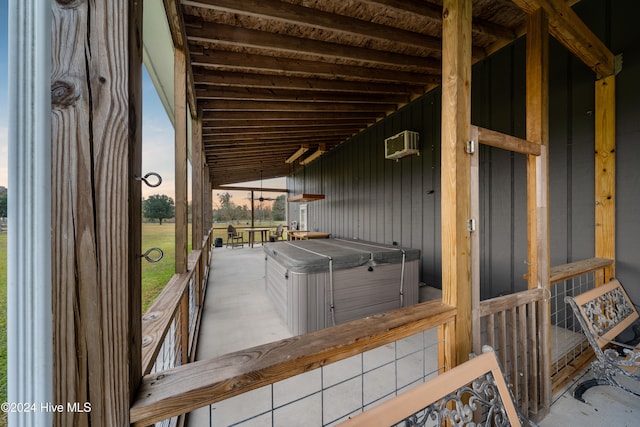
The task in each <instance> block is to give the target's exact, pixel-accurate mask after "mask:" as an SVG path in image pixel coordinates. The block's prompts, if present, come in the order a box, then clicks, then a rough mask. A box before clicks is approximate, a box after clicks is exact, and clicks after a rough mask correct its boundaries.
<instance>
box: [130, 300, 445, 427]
mask: <svg viewBox="0 0 640 427" xmlns="http://www.w3.org/2000/svg"><path fill="white" fill-rule="evenodd" d="M455 313H456V309H455V308H454V307H450V306H447V305H445V304H442V303H441V302H440V301H430V302H426V303H422V304H417V305H414V306H412V307H409V308H406V309H399V310H394V311H390V312H387V313H384V314H380V315H376V316H370V317H367V318H364V319H359V320H355V321H353V322H348V323H344V324H342V325H338V326H335V327H332V328H326V329H322V330H319V331H315V332H312V333H309V334H305V335H298V336H295V337H292V338H287V339H284V340H281V341H277V342H273V343H269V344H265V345H261V346H257V347H253V348H249V349H246V350H241V351H238V352H234V353H229V354H226V355H224V356H220V357H217V358H215V359H210V360H202V361H196V362H193V363H190V364H188V365H184V366H180V367H177V368H175V369H170V370H167V371H164V372H162V373H158V374H153V375H148V376H147V377H145V378H144V380H143V385H142V386H141V387H140V389H139V390H138V397H137V399H136V402H135V403H134V405H133V406H132V408H131V420H132V422H133V423H134V425H137V426H145V425H149V424H151V423H153V422H155V421H160V420H163V419H166V418H169V417H172V416H174V415H178V414H182V413H186V412H190V411H191V410H193V409H196V408H199V407H202V406H205V405H208V404H211V403H215V402H219V401H221V400H224V399H227V398H229V397H233V396H237V395H239V394H242V393H246V392H248V391H250V390H254V389H257V388H259V387H262V386H264V385H268V384H272V383H274V382H276V381H280V380H283V379H286V378H290V377H292V376H295V375H298V374H301V373H304V372H308V371H310V370H313V369H316V368H319V367H321V366H324V365H327V364H329V363H332V362H337V361H339V360H343V359H346V358H348V357H350V356H353V355H355V354H359V353H362V352H364V351H367V350H371V349H373V348H376V347H379V346H381V345H385V344H388V343H390V342H393V341H395V340H398V339H401V338H404V337H407V336H410V335H413V334H415V333H417V332H420V331H423V330H426V329H430V328H434V327H437V326H439V325H442V324H446V323H450V322H452V320H453V319H454V318H455Z"/></svg>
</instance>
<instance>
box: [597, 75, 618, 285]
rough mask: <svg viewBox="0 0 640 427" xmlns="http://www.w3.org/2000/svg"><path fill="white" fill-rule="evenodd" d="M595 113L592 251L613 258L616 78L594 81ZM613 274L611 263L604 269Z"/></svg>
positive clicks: (614, 237) (599, 255)
mask: <svg viewBox="0 0 640 427" xmlns="http://www.w3.org/2000/svg"><path fill="white" fill-rule="evenodd" d="M595 104H596V115H595V118H596V120H595V145H596V149H595V170H596V175H595V180H596V182H595V193H596V194H595V205H596V206H595V209H596V212H595V214H596V230H595V244H596V248H595V254H596V257H598V258H608V259H612V260H615V259H616V78H615V76H609V77H605V78H603V79H601V80H598V81H597V82H596V103H595ZM607 275H608V276H609V277H605V281H606V280H609V278H610V277H613V276H615V263H614V264H613V265H612V266H611V267H610V268H609V270H608V271H607Z"/></svg>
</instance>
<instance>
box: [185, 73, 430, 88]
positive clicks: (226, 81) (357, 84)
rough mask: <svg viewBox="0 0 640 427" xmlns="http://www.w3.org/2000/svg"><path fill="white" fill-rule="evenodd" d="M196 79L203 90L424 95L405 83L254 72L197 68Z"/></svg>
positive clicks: (420, 86)
mask: <svg viewBox="0 0 640 427" xmlns="http://www.w3.org/2000/svg"><path fill="white" fill-rule="evenodd" d="M194 73H195V74H196V76H195V78H196V80H197V83H198V85H200V87H206V86H217V87H225V86H238V87H245V88H250V87H257V88H267V89H271V88H275V89H277V88H282V89H295V90H298V91H308V90H311V91H327V92H356V93H388V94H417V93H423V92H424V86H422V85H407V84H406V83H402V84H400V83H395V84H394V83H384V82H368V81H345V80H335V79H333V80H331V79H322V78H312V77H294V76H282V75H275V74H273V75H262V74H255V73H244V72H236V71H234V72H230V71H216V70H205V69H203V68H200V67H197V68H195V71H194Z"/></svg>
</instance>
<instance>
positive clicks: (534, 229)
mask: <svg viewBox="0 0 640 427" xmlns="http://www.w3.org/2000/svg"><path fill="white" fill-rule="evenodd" d="M547 25H548V24H547V19H546V14H545V13H544V11H543V10H542V9H538V10H537V11H535V12H533V13H531V14H530V15H529V19H528V26H527V76H526V79H527V80H526V86H527V89H526V90H527V105H526V107H527V119H526V120H527V140H528V141H531V142H534V143H537V144H540V145H541V146H543V147H546V146H547V145H548V144H549V67H548V61H549V35H548V29H547ZM547 165H548V158H547V153H546V150H543V151H542V152H541V154H540V155H539V156H533V155H528V156H527V226H528V261H529V274H528V278H529V289H534V288H537V287H538V286H545V285H548V279H549V248H548V244H549V242H548V240H549V234H548V215H549V213H548V176H547V174H546V172H547V167H548V166H547Z"/></svg>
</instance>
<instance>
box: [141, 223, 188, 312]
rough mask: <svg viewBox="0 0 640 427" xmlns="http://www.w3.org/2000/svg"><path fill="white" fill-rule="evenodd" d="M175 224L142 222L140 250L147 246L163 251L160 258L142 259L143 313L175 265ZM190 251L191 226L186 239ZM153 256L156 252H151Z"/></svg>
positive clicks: (162, 286)
mask: <svg viewBox="0 0 640 427" xmlns="http://www.w3.org/2000/svg"><path fill="white" fill-rule="evenodd" d="M174 242H175V224H171V223H164V224H162V225H160V224H158V223H144V224H142V252H143V253H144V252H146V251H147V249H149V248H160V249H162V251H163V252H164V257H163V258H162V260H160V261H158V262H156V263H151V262H148V261H147V260H145V259H143V260H142V312H143V313H144V312H145V311H146V310H147V308H149V306H150V305H151V303H152V302H153V301H154V300H155V299H156V297H157V296H158V294H160V292H162V289H164V285H166V284H167V282H168V281H169V279H171V276H173V272H174V271H175V266H176V251H175V243H174ZM187 242H188V244H189V247H188V250H189V251H191V227H189V237H188V240H187ZM151 255H152V256H155V255H156V254H151Z"/></svg>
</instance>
